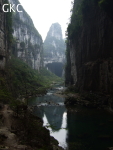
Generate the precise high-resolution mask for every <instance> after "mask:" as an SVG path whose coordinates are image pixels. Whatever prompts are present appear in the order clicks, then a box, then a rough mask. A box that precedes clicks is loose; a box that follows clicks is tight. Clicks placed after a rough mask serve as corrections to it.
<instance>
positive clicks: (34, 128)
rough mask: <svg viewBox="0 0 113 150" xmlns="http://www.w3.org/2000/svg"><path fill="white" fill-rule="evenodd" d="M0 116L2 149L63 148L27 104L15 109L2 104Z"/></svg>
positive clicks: (52, 149) (46, 149)
mask: <svg viewBox="0 0 113 150" xmlns="http://www.w3.org/2000/svg"><path fill="white" fill-rule="evenodd" d="M0 118H1V121H0V143H1V144H0V149H1V150H2V149H4V150H6V149H7V150H37V149H41V150H56V149H58V150H63V148H61V147H59V146H58V142H57V141H56V140H55V139H54V138H53V137H50V133H49V130H47V129H46V128H45V127H43V122H42V120H41V119H40V118H39V117H36V116H33V115H32V114H31V113H30V111H29V108H28V107H26V105H20V106H18V107H17V108H16V109H15V111H14V110H12V109H11V108H10V107H9V105H2V106H1V110H0Z"/></svg>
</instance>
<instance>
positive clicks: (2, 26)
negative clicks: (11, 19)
mask: <svg viewBox="0 0 113 150" xmlns="http://www.w3.org/2000/svg"><path fill="white" fill-rule="evenodd" d="M2 5H3V0H1V1H0V70H3V69H4V67H5V63H6V52H7V41H6V35H5V34H6V15H5V14H4V12H3V11H2Z"/></svg>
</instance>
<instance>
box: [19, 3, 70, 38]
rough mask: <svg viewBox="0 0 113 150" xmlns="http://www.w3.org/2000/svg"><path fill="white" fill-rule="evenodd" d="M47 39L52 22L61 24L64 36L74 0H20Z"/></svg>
mask: <svg viewBox="0 0 113 150" xmlns="http://www.w3.org/2000/svg"><path fill="white" fill-rule="evenodd" d="M19 1H20V3H21V4H22V6H23V8H24V9H25V10H26V12H27V13H28V14H29V16H30V17H31V18H32V20H33V23H34V25H35V27H36V29H37V30H38V32H39V33H40V35H41V36H42V39H43V40H45V38H46V35H47V32H48V31H49V28H50V26H51V25H52V23H56V22H58V23H59V24H60V25H61V28H62V33H63V38H65V31H66V29H67V24H68V23H69V18H70V10H71V7H72V5H71V1H72V0H19Z"/></svg>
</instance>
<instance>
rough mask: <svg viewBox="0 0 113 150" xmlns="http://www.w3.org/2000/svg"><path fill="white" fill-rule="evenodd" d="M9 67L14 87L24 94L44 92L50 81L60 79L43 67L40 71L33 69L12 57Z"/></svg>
mask: <svg viewBox="0 0 113 150" xmlns="http://www.w3.org/2000/svg"><path fill="white" fill-rule="evenodd" d="M9 69H10V70H9V71H10V75H11V77H12V79H13V84H14V87H15V89H17V91H18V93H20V94H24V95H25V94H29V95H30V94H31V95H32V94H38V93H41V92H44V90H45V89H46V88H48V87H49V86H50V84H51V83H52V81H54V80H55V81H56V80H59V79H60V78H58V77H56V76H55V75H54V74H52V73H51V72H49V71H47V70H46V69H45V68H43V69H41V71H40V72H39V71H37V70H33V69H31V68H30V67H29V66H28V65H27V64H26V63H24V62H22V61H21V60H19V59H17V58H14V57H12V59H11V60H10V64H9ZM39 91H40V92H39Z"/></svg>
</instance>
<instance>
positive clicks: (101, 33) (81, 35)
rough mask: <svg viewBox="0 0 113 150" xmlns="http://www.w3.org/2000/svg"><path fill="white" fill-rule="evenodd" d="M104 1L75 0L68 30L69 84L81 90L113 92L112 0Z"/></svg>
mask: <svg viewBox="0 0 113 150" xmlns="http://www.w3.org/2000/svg"><path fill="white" fill-rule="evenodd" d="M105 2H106V0H105V1H99V0H87V1H85V0H83V1H81V0H75V1H74V5H73V10H72V16H71V22H70V24H69V26H68V29H67V32H68V42H67V60H68V61H67V66H66V84H75V85H76V87H77V88H78V89H79V90H80V91H84V90H85V91H96V92H103V93H111V94H112V91H113V19H112V17H111V16H112V15H109V14H110V13H112V14H113V12H112V9H110V8H111V7H109V8H108V3H109V2H111V1H108V3H107V4H106V3H105ZM111 3H112V2H111ZM101 6H102V7H101ZM103 6H104V7H103ZM69 71H70V72H69Z"/></svg>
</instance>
